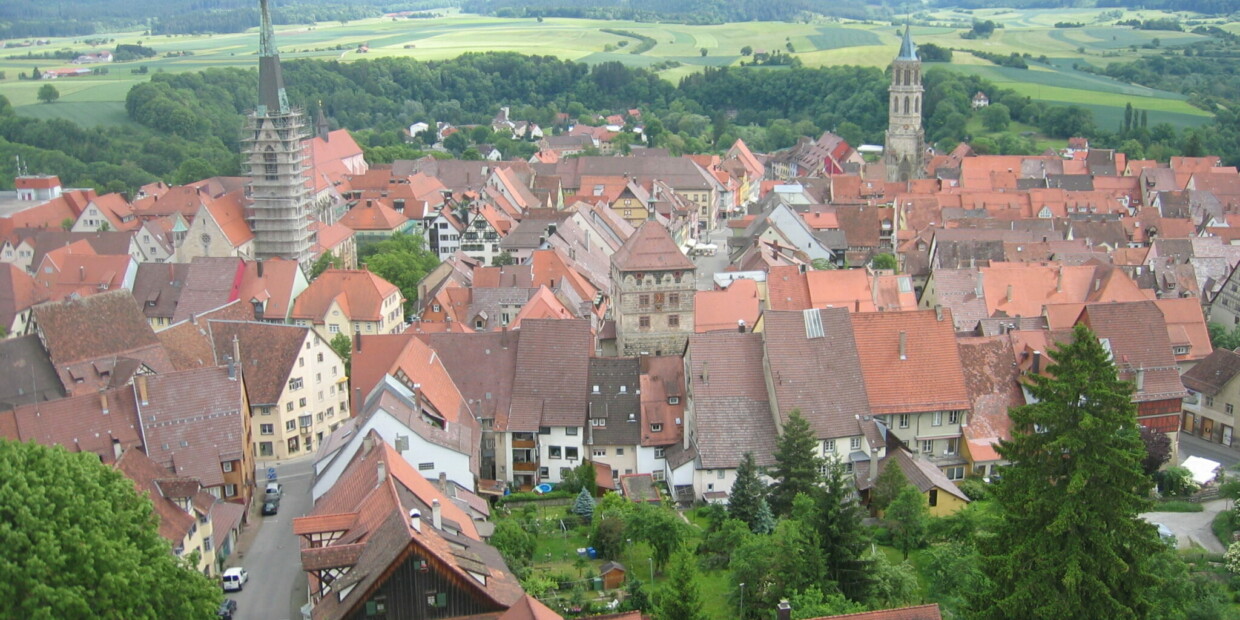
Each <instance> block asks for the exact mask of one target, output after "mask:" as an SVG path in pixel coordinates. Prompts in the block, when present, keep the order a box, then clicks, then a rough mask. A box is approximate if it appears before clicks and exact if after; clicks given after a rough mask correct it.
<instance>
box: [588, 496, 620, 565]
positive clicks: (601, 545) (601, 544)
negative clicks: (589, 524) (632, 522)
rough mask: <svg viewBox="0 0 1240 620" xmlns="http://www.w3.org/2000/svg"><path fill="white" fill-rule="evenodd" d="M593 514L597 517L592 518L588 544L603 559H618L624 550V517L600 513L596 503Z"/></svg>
mask: <svg viewBox="0 0 1240 620" xmlns="http://www.w3.org/2000/svg"><path fill="white" fill-rule="evenodd" d="M613 495H614V493H613ZM594 514H598V515H599V517H598V518H597V519H594V530H593V532H592V533H591V535H590V545H591V546H593V547H594V550H595V551H597V552H598V555H599V557H601V558H603V559H605V560H615V559H619V558H620V554H621V553H622V552H623V551H624V529H625V525H624V519H623V518H622V517H619V516H616V515H612V514H606V515H604V514H602V511H600V510H599V508H598V505H597V504H596V505H595V507H594Z"/></svg>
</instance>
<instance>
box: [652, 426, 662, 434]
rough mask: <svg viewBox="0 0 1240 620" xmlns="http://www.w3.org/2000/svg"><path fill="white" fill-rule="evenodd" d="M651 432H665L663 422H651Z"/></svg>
mask: <svg viewBox="0 0 1240 620" xmlns="http://www.w3.org/2000/svg"><path fill="white" fill-rule="evenodd" d="M650 432H652V433H661V432H663V425H662V424H651V425H650Z"/></svg>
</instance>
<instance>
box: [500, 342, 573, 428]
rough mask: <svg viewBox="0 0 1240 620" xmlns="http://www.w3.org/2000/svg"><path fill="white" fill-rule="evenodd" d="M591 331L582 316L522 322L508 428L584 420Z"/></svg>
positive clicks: (534, 426)
mask: <svg viewBox="0 0 1240 620" xmlns="http://www.w3.org/2000/svg"><path fill="white" fill-rule="evenodd" d="M593 350H594V337H593V334H592V333H591V331H590V323H589V321H587V320H584V319H570V320H562V321H557V320H547V319H531V320H528V321H525V322H524V323H523V324H522V326H521V345H520V347H519V348H518V350H517V368H516V376H515V378H514V380H513V395H512V405H511V411H510V414H509V417H508V425H509V429H510V430H513V431H527V432H528V431H537V430H538V427H540V426H577V427H580V426H584V425H585V424H586V409H587V403H586V382H587V380H588V373H589V362H588V358H589V355H590V352H591V351H593Z"/></svg>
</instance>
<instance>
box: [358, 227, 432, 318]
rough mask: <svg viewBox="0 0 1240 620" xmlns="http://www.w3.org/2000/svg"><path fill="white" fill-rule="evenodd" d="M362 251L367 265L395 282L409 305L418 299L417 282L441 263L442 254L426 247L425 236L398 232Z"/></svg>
mask: <svg viewBox="0 0 1240 620" xmlns="http://www.w3.org/2000/svg"><path fill="white" fill-rule="evenodd" d="M362 253H363V255H364V256H365V257H366V258H365V261H366V267H367V268H368V269H370V271H372V272H374V273H376V274H378V275H379V277H381V278H383V279H384V280H387V281H388V282H391V283H392V284H395V285H396V287H397V288H399V289H400V292H401V294H403V295H404V296H405V300H406V303H408V304H412V303H413V302H415V301H417V299H418V282H421V281H422V278H424V277H426V274H427V273H430V270H432V269H434V268H435V267H436V266H438V265H439V257H437V256H435V253H434V252H431V251H430V250H428V249H426V240H425V239H423V238H422V235H407V234H404V233H397V234H395V235H392V238H390V239H385V240H383V241H380V242H378V243H374V244H371V245H368V246H366V247H365V248H363V252H362Z"/></svg>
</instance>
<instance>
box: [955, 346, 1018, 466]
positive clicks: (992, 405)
mask: <svg viewBox="0 0 1240 620" xmlns="http://www.w3.org/2000/svg"><path fill="white" fill-rule="evenodd" d="M957 342H958V343H959V345H960V361H961V365H962V366H963V368H964V378H965V384H966V385H967V386H968V389H969V399H970V400H971V401H972V403H973V411H972V414H971V415H970V416H969V417H968V420H967V423H966V424H965V426H964V427H963V428H961V432H962V433H963V434H964V436H965V438H966V439H968V440H969V441H974V440H977V441H980V442H982V444H984V445H990V444H991V443H992V442H993V441H995V440H999V439H1009V438H1011V427H1012V421H1011V418H1009V417H1008V409H1010V408H1012V407H1016V406H1019V405H1023V404H1025V396H1024V393H1023V392H1022V391H1021V389H1020V384H1019V379H1020V368H1019V367H1018V366H1017V365H1016V354H1015V352H1014V351H1013V349H1012V343H1011V340H1010V339H1009V338H1008V337H1007V336H981V337H970V338H960V339H959V340H958V341H957ZM977 457H978V455H977V454H973V458H974V459H975V460H977Z"/></svg>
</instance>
